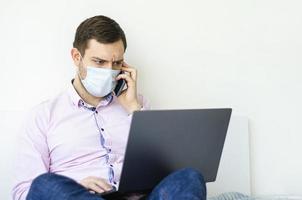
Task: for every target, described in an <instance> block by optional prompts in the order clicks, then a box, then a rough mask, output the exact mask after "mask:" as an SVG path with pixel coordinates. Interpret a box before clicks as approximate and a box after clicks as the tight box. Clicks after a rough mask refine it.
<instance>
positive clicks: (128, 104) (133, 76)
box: [116, 62, 141, 113]
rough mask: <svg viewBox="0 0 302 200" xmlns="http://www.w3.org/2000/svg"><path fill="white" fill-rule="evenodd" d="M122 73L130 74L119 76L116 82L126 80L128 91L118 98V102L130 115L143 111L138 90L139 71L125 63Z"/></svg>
mask: <svg viewBox="0 0 302 200" xmlns="http://www.w3.org/2000/svg"><path fill="white" fill-rule="evenodd" d="M122 71H125V72H128V73H124V74H120V75H118V76H117V77H116V80H120V79H124V80H125V81H126V83H127V89H126V90H124V91H123V92H122V93H121V94H120V95H119V96H118V101H119V103H120V104H121V105H122V106H123V107H124V108H125V109H126V110H127V111H128V112H129V113H133V112H134V111H136V110H140V109H141V105H140V104H139V101H138V98H137V89H136V82H137V81H136V80H137V70H136V69H135V68H133V67H130V66H129V65H128V64H127V63H125V62H123V67H122Z"/></svg>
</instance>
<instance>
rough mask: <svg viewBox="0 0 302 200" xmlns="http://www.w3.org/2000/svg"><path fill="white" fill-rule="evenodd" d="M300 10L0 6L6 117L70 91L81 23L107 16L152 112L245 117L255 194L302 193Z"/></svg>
mask: <svg viewBox="0 0 302 200" xmlns="http://www.w3.org/2000/svg"><path fill="white" fill-rule="evenodd" d="M301 7H302V2H301V1H299V0H295V1H294V0H287V1H285V0H283V1H282V0H245V1H242V0H229V1H223V0H213V1H200V0H196V1H193V0H186V1H184V0H183V1H175V0H173V1H172V0H171V1H160V0H152V1H142V0H141V1H139V0H137V1H134V0H133V1H130V0H125V1H115V0H111V1H100V0H91V1H84V0H83V1H76V0H73V1H71V0H70V1H60V0H53V1H38V0H36V1H34V0H28V1H21V0H19V1H16V0H11V1H4V0H1V1H0V27H1V29H0V44H1V46H0V47H1V48H0V69H1V71H0V72H1V73H0V91H1V98H0V110H24V109H28V108H30V107H32V106H33V105H35V104H37V103H39V102H40V101H42V100H44V99H47V98H49V97H51V96H53V95H55V94H57V93H58V92H59V91H61V90H62V89H64V88H65V87H66V86H67V85H68V84H69V81H70V79H71V78H72V77H73V74H74V67H73V65H72V62H71V58H70V48H71V45H72V41H73V37H74V32H75V29H76V27H77V25H78V24H79V23H80V22H81V21H82V20H84V19H85V18H87V17H91V16H94V15H98V14H104V15H108V16H111V17H112V18H114V19H116V20H117V21H118V22H119V23H120V25H121V26H122V27H123V28H124V30H125V32H126V34H127V37H128V42H129V49H128V50H127V54H126V58H127V60H128V63H130V64H132V65H133V66H135V67H137V68H138V69H139V85H140V91H141V92H142V93H143V94H145V96H147V97H148V98H149V99H150V100H151V102H152V104H153V107H154V108H197V107H232V108H234V113H236V114H242V115H247V116H249V118H250V131H251V163H252V166H251V178H252V192H253V193H254V194H276V193H277V194H299V193H300V194H302V193H301V189H300V188H301V178H302V170H301V169H302V159H301V152H302V145H300V143H301V141H302V136H301V132H302V127H301V125H300V124H301V117H300V113H301V111H302V106H301V103H300V102H302V95H301V91H302V90H301V89H302V80H301V75H302V70H301V64H302V61H301V55H302V54H301V53H302V39H301V35H302V26H301V25H302V12H301ZM0 134H4V133H0ZM0 142H1V143H2V141H0ZM1 145H5V144H1ZM6 145H7V144H6ZM239 151H240V150H239ZM234 175H236V174H234Z"/></svg>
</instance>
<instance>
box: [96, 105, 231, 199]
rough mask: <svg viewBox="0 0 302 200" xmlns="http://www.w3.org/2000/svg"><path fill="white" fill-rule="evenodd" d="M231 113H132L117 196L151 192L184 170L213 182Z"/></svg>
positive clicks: (177, 111) (202, 111)
mask: <svg viewBox="0 0 302 200" xmlns="http://www.w3.org/2000/svg"><path fill="white" fill-rule="evenodd" d="M231 112H232V109H231V108H223V109H187V110H147V111H135V112H134V113H133V116H132V121H131V127H130V132H129V137H128V142H127V148H126V152H125V158H124V163H123V168H122V173H121V178H120V184H119V188H118V192H120V193H127V192H138V191H151V190H152V188H154V187H155V186H156V185H157V184H158V183H159V182H160V181H161V180H162V179H163V178H165V177H166V176H168V175H169V174H170V173H172V172H174V171H176V170H179V169H182V168H186V167H191V168H194V169H197V170H198V171H200V172H201V173H202V175H203V176H204V179H205V181H206V182H214V181H215V180H216V176H217V171H218V166H219V162H220V158H221V154H222V150H223V146H224V141H225V137H226V133H227V129H228V125H229V121H230V117H231ZM111 192H113V191H108V192H105V193H102V194H101V195H102V196H103V195H106V194H108V193H111Z"/></svg>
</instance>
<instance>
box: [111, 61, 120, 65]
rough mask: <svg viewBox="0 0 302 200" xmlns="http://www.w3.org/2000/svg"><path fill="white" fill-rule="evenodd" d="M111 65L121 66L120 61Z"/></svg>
mask: <svg viewBox="0 0 302 200" xmlns="http://www.w3.org/2000/svg"><path fill="white" fill-rule="evenodd" d="M113 64H114V65H121V64H122V61H119V62H114V63H113Z"/></svg>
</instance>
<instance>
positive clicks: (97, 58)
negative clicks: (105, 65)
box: [92, 56, 124, 62]
mask: <svg viewBox="0 0 302 200" xmlns="http://www.w3.org/2000/svg"><path fill="white" fill-rule="evenodd" d="M92 58H93V59H96V60H102V61H106V62H110V61H109V60H105V59H102V58H99V57H94V56H93V57H92ZM121 61H124V58H122V59H120V60H115V61H114V62H121Z"/></svg>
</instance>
